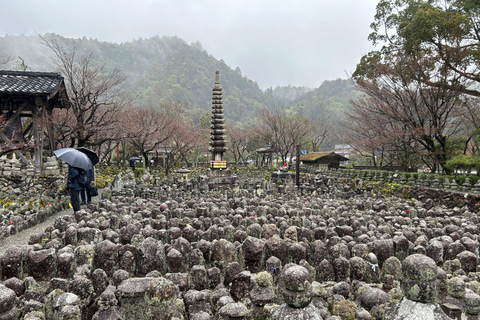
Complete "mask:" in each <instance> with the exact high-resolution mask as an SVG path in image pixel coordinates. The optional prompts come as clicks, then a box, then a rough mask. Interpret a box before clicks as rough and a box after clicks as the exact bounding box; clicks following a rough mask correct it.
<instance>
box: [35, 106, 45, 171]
mask: <svg viewBox="0 0 480 320" xmlns="http://www.w3.org/2000/svg"><path fill="white" fill-rule="evenodd" d="M32 123H33V139H34V141H35V147H34V159H35V172H42V164H43V159H42V157H43V101H42V100H41V99H40V98H37V99H36V100H35V106H33V108H32Z"/></svg>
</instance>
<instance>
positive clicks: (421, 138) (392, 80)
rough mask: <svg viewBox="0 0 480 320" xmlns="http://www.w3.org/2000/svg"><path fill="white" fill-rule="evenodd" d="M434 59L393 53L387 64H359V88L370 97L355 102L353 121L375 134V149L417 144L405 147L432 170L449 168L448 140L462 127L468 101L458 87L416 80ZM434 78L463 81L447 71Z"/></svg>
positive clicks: (453, 81)
mask: <svg viewBox="0 0 480 320" xmlns="http://www.w3.org/2000/svg"><path fill="white" fill-rule="evenodd" d="M430 63H431V62H430V61H425V60H422V59H417V60H412V59H404V58H402V57H400V58H398V57H393V58H392V59H391V60H390V61H389V63H383V62H379V61H375V60H374V59H372V60H370V61H369V65H368V68H369V69H368V70H369V72H364V71H365V69H362V67H363V66H362V64H360V65H359V66H357V71H356V73H355V74H354V80H355V85H356V88H357V89H359V90H360V91H362V92H363V93H365V94H366V96H368V97H369V98H368V99H359V100H357V101H356V102H353V104H352V105H353V108H352V109H351V111H352V112H351V113H350V120H352V121H353V122H354V123H356V125H357V129H362V128H363V129H365V130H364V135H368V136H370V137H371V138H373V140H371V142H372V144H371V147H374V146H376V145H379V146H381V147H382V148H387V149H388V148H389V147H391V146H392V143H394V142H395V141H400V142H401V143H402V144H404V146H405V147H408V146H409V145H410V146H414V147H415V148H416V149H414V150H407V149H405V150H404V151H405V152H412V151H413V152H415V153H417V154H418V155H421V156H422V158H423V160H424V162H425V163H426V164H427V165H428V166H429V167H430V168H431V169H432V171H435V170H437V168H438V166H441V167H442V168H443V169H445V170H446V169H447V168H445V167H444V165H445V163H446V161H447V160H448V157H449V156H450V155H449V153H448V150H449V141H450V139H451V137H452V136H453V135H454V134H456V133H457V132H458V130H459V125H460V124H461V122H462V113H463V110H464V109H463V108H464V106H465V104H464V99H462V96H461V94H460V93H459V91H458V90H451V89H450V87H451V86H452V85H449V86H440V87H427V86H425V84H424V83H422V81H420V80H419V79H418V78H417V76H416V75H417V74H418V73H421V72H424V71H425V70H426V69H428V68H429V67H430ZM359 71H361V72H359ZM432 77H435V79H436V81H437V82H441V81H443V82H449V83H457V85H460V83H459V82H458V81H459V79H458V78H455V77H454V76H453V75H452V74H450V73H449V72H447V71H445V72H444V73H438V74H435V75H432ZM412 141H414V142H415V143H414V144H412ZM397 145H398V143H397Z"/></svg>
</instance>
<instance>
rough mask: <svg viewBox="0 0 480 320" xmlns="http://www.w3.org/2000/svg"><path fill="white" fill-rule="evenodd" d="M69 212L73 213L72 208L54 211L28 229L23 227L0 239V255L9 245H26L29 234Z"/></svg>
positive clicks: (37, 231)
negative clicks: (17, 231) (15, 232)
mask: <svg viewBox="0 0 480 320" xmlns="http://www.w3.org/2000/svg"><path fill="white" fill-rule="evenodd" d="M66 214H70V215H73V210H72V209H70V208H69V209H65V210H62V211H59V212H57V213H55V214H54V215H52V216H50V217H49V218H47V219H46V220H45V221H43V222H41V223H39V224H37V225H35V226H33V227H31V228H28V229H24V230H22V231H20V232H19V233H17V234H14V235H11V236H9V237H6V238H4V239H2V240H0V256H1V255H3V254H4V253H5V251H7V249H8V248H9V247H10V246H13V245H16V246H25V245H28V240H29V239H30V236H31V235H32V234H35V233H40V232H43V231H45V229H46V228H47V227H49V226H52V225H53V224H54V222H55V219H57V218H58V217H60V216H63V215H66Z"/></svg>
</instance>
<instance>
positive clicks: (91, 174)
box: [85, 169, 95, 182]
mask: <svg viewBox="0 0 480 320" xmlns="http://www.w3.org/2000/svg"><path fill="white" fill-rule="evenodd" d="M85 173H86V174H87V177H88V179H89V180H88V181H90V182H91V181H95V171H94V170H93V169H89V170H86V172H85Z"/></svg>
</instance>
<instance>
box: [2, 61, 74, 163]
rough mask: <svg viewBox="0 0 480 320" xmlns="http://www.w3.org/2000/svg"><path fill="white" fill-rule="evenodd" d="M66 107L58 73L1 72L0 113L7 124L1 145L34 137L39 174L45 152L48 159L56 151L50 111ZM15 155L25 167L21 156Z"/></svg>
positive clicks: (62, 84) (35, 157) (65, 94)
mask: <svg viewBox="0 0 480 320" xmlns="http://www.w3.org/2000/svg"><path fill="white" fill-rule="evenodd" d="M67 107H68V96H67V90H66V87H65V82H64V80H63V77H62V76H61V75H60V74H59V73H52V72H26V71H7V70H0V112H1V114H2V115H5V120H6V121H7V126H6V128H7V129H6V130H4V131H3V132H0V141H2V142H3V143H5V144H9V145H12V144H14V143H15V142H19V141H21V140H24V139H26V138H28V137H33V140H34V142H35V147H34V156H33V157H34V160H35V169H36V171H37V172H38V171H41V170H42V164H43V160H42V157H43V150H44V148H46V149H48V153H49V155H50V156H52V155H53V150H54V149H55V140H54V135H53V129H52V123H51V116H52V112H53V109H54V108H67ZM29 120H30V121H29ZM16 154H17V155H18V156H19V157H20V158H21V159H22V160H23V161H24V162H25V163H28V161H27V160H26V158H25V157H24V156H23V155H22V154H21V153H20V152H18V151H17V152H16Z"/></svg>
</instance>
